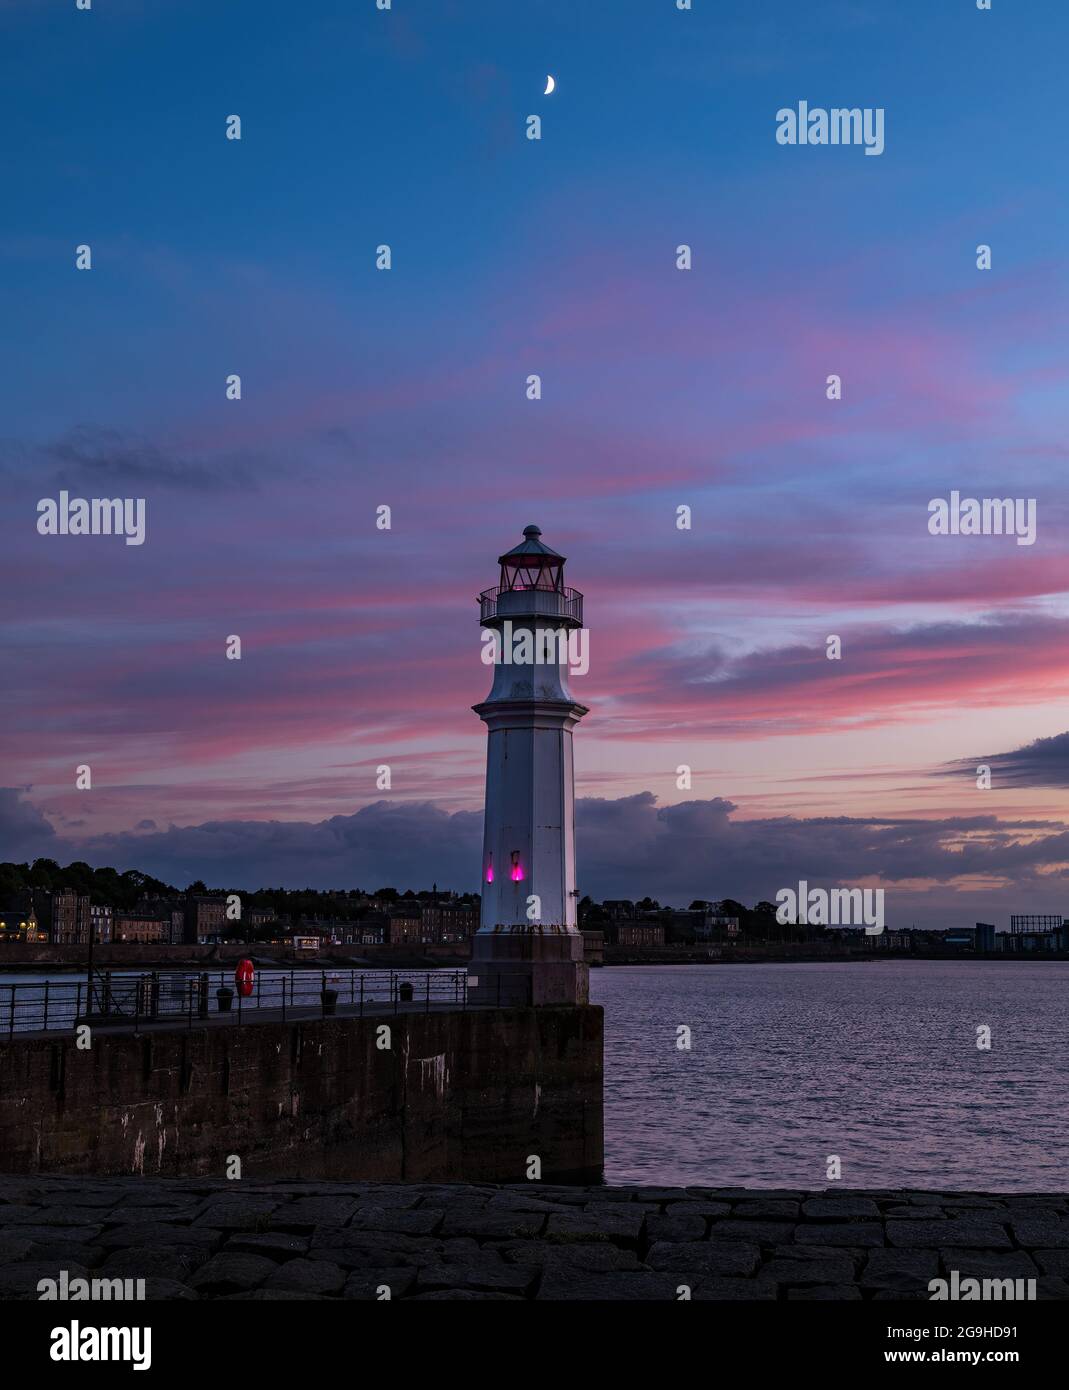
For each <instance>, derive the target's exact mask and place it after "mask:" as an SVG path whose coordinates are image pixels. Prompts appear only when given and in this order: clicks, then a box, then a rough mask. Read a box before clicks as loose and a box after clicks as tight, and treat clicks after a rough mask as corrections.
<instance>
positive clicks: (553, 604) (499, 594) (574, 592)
mask: <svg viewBox="0 0 1069 1390" xmlns="http://www.w3.org/2000/svg"><path fill="white" fill-rule="evenodd" d="M541 536H542V532H541V530H540V529H539V528H538V527H537V526H525V527H524V530H523V540H522V541H521V542H520V544H519V545H516V546H513V548H512V549H511V550H506V552H505V553H504V555H499V556H498V564H499V565H500V566H501V576H500V583H499V584H498V587H497V588H496V589H485V590H484V591H483V592H482V593H481V594H480V595H479V621H480V622H482V623H484V624H485V625H486V626H489V627H493V626H495V620H496V619H498V618H504V617H510V618H518V617H522V616H537V617H541V618H548V619H552V620H553V621H555V622H558V623H561V624H564V625H566V626H569V627H582V625H583V595H582V594H581V593H580V592H579V590H578V589H568V588H566V587H565V584H564V556H563V555H559V554H558V553H557V551H555V550H551V549H550V548H549V546H548V545H546V544H545V543H544V542H543V540H542V539H541Z"/></svg>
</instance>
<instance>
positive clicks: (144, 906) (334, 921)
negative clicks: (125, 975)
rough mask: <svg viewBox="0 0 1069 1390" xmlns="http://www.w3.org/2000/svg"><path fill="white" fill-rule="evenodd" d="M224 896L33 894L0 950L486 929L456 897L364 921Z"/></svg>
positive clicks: (346, 941) (372, 939)
mask: <svg viewBox="0 0 1069 1390" xmlns="http://www.w3.org/2000/svg"><path fill="white" fill-rule="evenodd" d="M235 900H236V901H238V902H240V895H231V896H230V897H228V896H227V895H226V894H224V893H186V894H183V895H182V896H181V897H179V898H145V899H143V900H142V901H141V902H139V903H137V904H136V905H135V906H134V907H133V908H131V909H129V910H127V911H122V910H120V909H113V908H111V907H109V906H106V905H102V904H99V903H94V902H93V901H92V900H91V898H90V896H89V894H87V893H77V892H75V891H74V890H73V889H61V890H57V891H52V890H48V889H32V890H30V891H28V892H26V893H23V894H16V895H15V896H14V899H13V900H12V901H7V902H0V946H2V945H3V943H4V942H14V941H25V942H31V943H42V944H43V943H51V944H52V945H56V946H88V944H89V941H90V939H92V940H93V941H94V942H96V943H97V944H99V945H108V944H110V943H113V942H115V943H139V944H142V945H152V944H155V945H166V946H177V945H194V944H197V945H203V944H206V943H215V942H220V941H223V940H225V939H227V938H228V937H231V936H237V937H239V938H240V937H241V936H243V935H245V934H247V935H248V936H250V937H252V936H255V937H256V938H257V939H259V940H268V941H277V942H280V943H284V944H287V945H294V944H300V945H305V946H315V947H318V946H321V945H325V944H330V945H386V946H397V945H406V946H407V945H437V944H440V943H443V942H454V941H463V940H465V939H466V938H467V937H469V936H471V935H472V934H473V933H474V932H475V931H476V929H477V928H478V925H479V909H478V906H477V905H472V904H471V903H470V902H463V901H461V900H459V899H458V898H457V897H456V896H455V895H454V894H438V893H434V894H433V895H431V898H430V900H429V901H423V900H420V899H418V898H417V899H413V900H411V901H409V900H407V899H401V900H399V901H398V902H396V903H395V902H392V901H390V900H385V899H383V900H379V899H376V898H370V899H368V900H367V901H366V902H365V903H363V904H362V905H361V910H360V915H359V916H357V917H356V918H299V919H297V920H293V919H292V918H285V919H282V918H279V917H278V916H277V914H276V913H275V912H273V911H271V910H270V909H266V908H257V907H245V906H244V905H242V906H241V909H240V916H235Z"/></svg>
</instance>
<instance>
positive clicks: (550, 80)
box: [542, 77, 557, 97]
mask: <svg viewBox="0 0 1069 1390" xmlns="http://www.w3.org/2000/svg"><path fill="white" fill-rule="evenodd" d="M556 85H557V79H556V78H555V77H547V78H546V90H545V91H544V92H543V93H542V95H543V96H544V97H548V96H549V94H550V92H552V91H553V89H554V87H556Z"/></svg>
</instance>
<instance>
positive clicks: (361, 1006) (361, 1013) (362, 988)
mask: <svg viewBox="0 0 1069 1390" xmlns="http://www.w3.org/2000/svg"><path fill="white" fill-rule="evenodd" d="M360 1017H361V1018H363V1017H364V977H363V975H361V976H360Z"/></svg>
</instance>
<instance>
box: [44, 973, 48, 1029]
mask: <svg viewBox="0 0 1069 1390" xmlns="http://www.w3.org/2000/svg"><path fill="white" fill-rule="evenodd" d="M44 1030H45V1032H46V1033H47V1032H48V981H47V980H46V981H45V1029H44Z"/></svg>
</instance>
